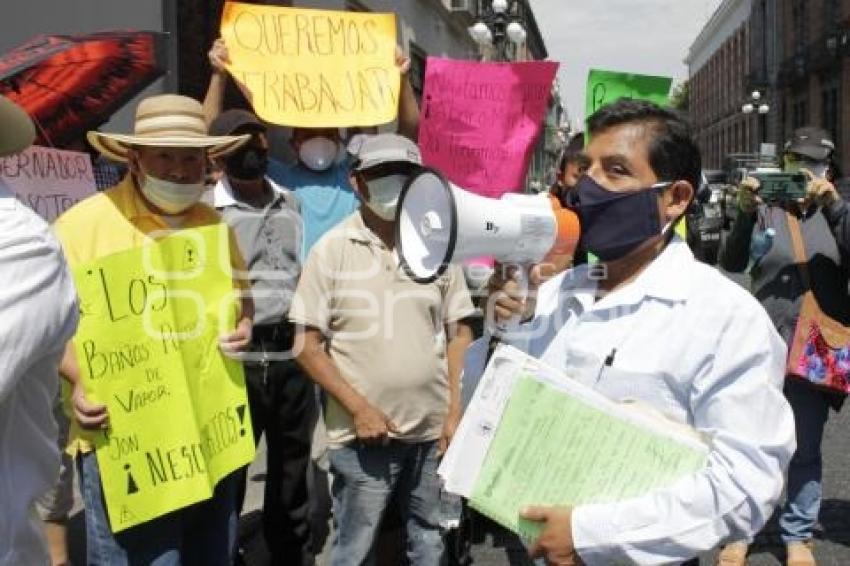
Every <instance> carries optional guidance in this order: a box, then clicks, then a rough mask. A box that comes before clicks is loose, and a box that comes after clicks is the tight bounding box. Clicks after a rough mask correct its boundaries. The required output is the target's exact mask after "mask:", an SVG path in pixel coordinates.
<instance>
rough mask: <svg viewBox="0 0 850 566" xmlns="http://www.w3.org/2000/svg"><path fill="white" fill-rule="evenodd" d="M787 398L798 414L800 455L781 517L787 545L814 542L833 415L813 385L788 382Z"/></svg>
mask: <svg viewBox="0 0 850 566" xmlns="http://www.w3.org/2000/svg"><path fill="white" fill-rule="evenodd" d="M785 397H786V398H787V399H788V402H789V403H790V404H791V409H792V410H793V411H794V423H795V427H796V429H797V451H796V452H795V453H794V457H793V458H792V459H791V463H790V465H789V466H788V489H787V492H788V493H787V499H786V502H785V505H784V506H783V508H782V514H781V515H780V517H779V527H780V529H781V532H782V540H783V541H785V542H786V543H788V542H793V541H800V540H807V539H810V538H812V530H813V529H814V526H815V524H816V523H817V521H818V513H819V512H820V503H821V498H822V495H823V494H822V489H821V476H822V472H823V460H822V458H821V440H822V439H823V428H824V425H825V424H826V418H827V416H828V414H829V407H830V405H829V397H828V396H827V394H826V393H824V392H822V391H819V390H817V389H815V388H814V387H810V386H809V385H807V384H805V383H802V382H799V381H795V380H793V379H788V380H786V382H785Z"/></svg>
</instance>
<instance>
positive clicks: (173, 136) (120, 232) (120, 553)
mask: <svg viewBox="0 0 850 566" xmlns="http://www.w3.org/2000/svg"><path fill="white" fill-rule="evenodd" d="M88 139H89V141H90V142H91V144H92V145H93V146H94V147H95V148H97V149H98V151H100V152H101V153H102V154H103V155H105V156H106V157H108V158H109V159H112V160H115V161H119V162H124V163H126V164H127V167H128V171H129V172H128V174H127V175H126V176H125V177H124V179H123V180H122V181H121V182H120V183H119V184H118V185H116V186H115V187H113V188H111V189H108V190H107V191H105V192H103V193H100V194H97V195H95V196H93V197H90V198H89V199H86V200H85V201H83V202H81V203H79V204H78V205H76V206H75V207H73V208H72V209H70V210H69V211H68V212H66V213H65V214H64V215H62V216H61V217H60V218H59V219H57V221H56V224H55V229H56V233H57V234H58V236H59V238H60V240H61V242H62V245H63V247H64V249H65V253H66V254H67V256H68V261H69V263H70V264H71V265H77V264H82V263H87V262H91V261H94V260H97V259H98V258H101V257H104V256H107V255H111V254H114V253H117V252H121V251H125V250H128V249H132V248H136V247H141V246H143V245H145V244H148V243H150V242H151V241H152V240H154V239H156V238H158V237H162V236H165V235H167V234H168V233H169V232H170V231H172V230H180V229H186V228H197V227H200V226H206V225H211V224H217V223H219V222H221V219H220V217H219V216H218V214H217V213H216V212H215V211H214V210H212V209H211V208H209V207H207V206H206V205H204V204H202V203H200V202H199V200H200V198H201V195H202V193H203V192H204V176H205V172H206V167H207V163H208V161H209V157H220V156H223V155H227V154H228V153H230V152H232V151H235V150H236V149H238V148H239V147H240V146H241V145H243V144H244V143H245V142H246V141H247V140H248V136H247V135H246V136H219V137H213V136H208V135H207V126H206V124H205V122H204V118H203V113H202V109H201V105H200V103H199V102H197V101H196V100H193V99H191V98H187V97H185V96H177V95H170V94H166V95H160V96H153V97H150V98H146V99H144V100H142V102H141V103H140V104H139V107H138V109H137V111H136V123H135V132H134V134H132V135H121V134H104V133H99V132H89V135H88ZM230 253H231V263H232V264H233V268H234V278H237V277H240V276H239V275H238V274H239V273H241V272H242V271H243V270H244V263H243V261H242V256H241V255H240V254H239V251H238V248H237V246H236V243H235V239H234V238H233V236H232V233H231V238H230ZM234 285H235V286H236V287H238V288H240V289H244V288H245V284H244V283H243V282H242V281H241V279H240V280H236V279H235V280H234ZM253 313H254V306H253V303H252V301H251V299H250V297H249V296H248V295H247V294H243V298H242V303H241V313H240V315H239V317H238V322H237V326H236V329H235V330H234V331H233V332H232V333H230V334H228V335H226V336H222V337H221V338H220V344H219V345H220V348H221V350H222V351H223V352H225V353H226V354H232V353H235V352H239V351H243V350H244V349H245V348H246V347H247V345H248V344H249V343H250V341H251V326H252V318H253ZM60 371H61V373H62V375H63V376H64V377H65V378H66V379H67V380H68V382H69V383H70V384H71V385H72V387H73V393H72V396H71V401H72V406H73V413H74V418H75V421H76V422H75V423H74V425H72V430H71V441H70V445H69V451H70V452H71V453H72V454H74V455H79V458H78V466H79V470H80V485H81V491H82V493H83V498H84V500H85V505H86V532H87V540H86V548H87V552H88V563H90V564H109V565H110V566H121V565H126V564H153V563H155V564H157V565H159V564H163V565H165V564H204V565H219V564H220V565H222V566H224V565H229V563H230V560H231V553H232V549H233V546H234V542H235V540H234V539H235V532H236V509H235V493H236V481H235V475H234V474H231V475H230V476H229V477H227V478H224V479H222V480H221V481H220V482H219V483H218V485H217V486H216V488H215V492H214V494H213V497H212V498H211V499H209V500H207V501H203V502H201V503H197V504H195V505H192V506H190V507H186V508H184V509H180V510H178V511H175V512H172V513H169V514H167V515H164V516H162V517H158V518H156V519H154V520H152V521H148V522H146V523H143V524H141V525H138V526H135V527H132V528H130V529H127V530H125V531H122V532H121V533H118V534H114V533H112V532H111V530H110V528H109V521H108V517H107V513H106V508H105V504H104V499H103V492H102V486H101V482H100V471H99V469H98V466H97V459H96V458H95V455H94V453H93V451H92V446H91V444H89V443H88V442H86V441H85V440H84V439H83V438H82V435H81V434H80V433H81V428H82V429H99V428H104V427H106V426H107V420H108V414H107V411H106V407H105V406H103V405H97V404H94V403H92V402H90V401H89V400H87V399H86V396H85V394H84V391H83V387H82V384H81V382H80V372H79V367H78V366H77V361H76V356H75V354H74V350H73V347H71V345H70V343H69V344H68V347H66V352H65V357H64V359H63V361H62V367H61V370H60Z"/></svg>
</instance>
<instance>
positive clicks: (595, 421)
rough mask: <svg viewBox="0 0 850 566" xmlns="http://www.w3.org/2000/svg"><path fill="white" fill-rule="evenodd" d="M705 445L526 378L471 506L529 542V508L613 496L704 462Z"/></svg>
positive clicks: (634, 492) (534, 526)
mask: <svg viewBox="0 0 850 566" xmlns="http://www.w3.org/2000/svg"><path fill="white" fill-rule="evenodd" d="M706 457H707V450H704V449H703V450H700V449H699V448H698V447H697V446H696V444H695V443H693V444H689V443H687V442H685V441H680V440H678V439H676V438H675V437H673V436H665V435H664V434H662V433H660V432H654V431H653V430H652V428H651V427H649V426H647V427H642V426H640V425H638V424H635V423H634V422H630V420H628V419H626V418H624V417H621V416H616V415H612V414H609V413H608V412H605V411H603V410H601V409H599V408H596V407H594V406H592V405H591V404H589V403H587V402H586V401H583V400H581V399H579V398H577V397H574V396H572V395H569V394H568V393H565V392H563V391H561V390H558V389H556V388H554V387H552V386H550V385H547V384H545V383H543V382H541V381H538V380H536V379H534V378H532V377H529V376H528V375H523V376H521V377H520V378H519V380H518V381H517V383H516V385H515V386H514V389H513V392H512V393H511V396H510V399H509V400H508V403H507V406H506V407H505V412H504V414H503V416H502V420H501V422H500V423H499V425H498V427H497V429H496V433H495V436H494V438H493V441H492V443H491V445H490V449H489V451H488V452H487V456H486V458H485V460H484V464H483V466H482V468H481V471H480V473H479V475H478V478H477V480H476V482H475V487H474V488H473V490H472V496H471V497H470V503H471V505H472V507H473V508H475V509H477V510H478V511H480V512H481V513H483V514H485V515H487V516H488V517H490V518H491V519H493V520H494V521H496V522H498V523H499V524H501V525H503V526H504V527H507V528H508V529H510V530H512V531H514V532H516V533H519V534H520V535H521V536H523V537H526V538H528V539H533V538H536V537H537V536H538V535H539V534H540V533H539V530H540V526H541V525H540V523H535V522H531V521H526V520H524V519H520V517H519V513H520V510H521V509H522V508H524V507H526V506H528V505H567V506H575V505H579V504H582V503H600V502H607V501H618V500H623V499H627V498H630V497H636V496H639V495H643V494H645V493H647V492H649V491H650V490H652V489H654V488H658V487H665V486H669V485H671V484H673V483H674V482H675V481H676V480H678V479H680V478H682V477H684V476H686V475H688V474H692V473H695V472H697V471H699V470H700V469H702V468H703V467H704V466H705V463H706Z"/></svg>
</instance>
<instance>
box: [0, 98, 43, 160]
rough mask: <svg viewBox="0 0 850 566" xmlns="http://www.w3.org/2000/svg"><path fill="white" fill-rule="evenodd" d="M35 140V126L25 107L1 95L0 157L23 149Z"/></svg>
mask: <svg viewBox="0 0 850 566" xmlns="http://www.w3.org/2000/svg"><path fill="white" fill-rule="evenodd" d="M33 140H35V126H34V125H33V123H32V120H30V117H29V115H28V114H27V113H26V112H24V109H23V108H21V107H20V106H18V105H17V104H15V103H14V102H12V101H11V100H9V99H8V98H6V97H5V96H0V157H5V156H7V155H12V154H13V153H18V152H19V151H23V150H25V149H26V148H28V147H29V146H30V145H32V142H33Z"/></svg>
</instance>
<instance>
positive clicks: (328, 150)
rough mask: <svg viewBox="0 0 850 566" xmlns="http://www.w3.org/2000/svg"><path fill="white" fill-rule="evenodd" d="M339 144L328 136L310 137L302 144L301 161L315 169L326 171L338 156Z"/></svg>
mask: <svg viewBox="0 0 850 566" xmlns="http://www.w3.org/2000/svg"><path fill="white" fill-rule="evenodd" d="M337 151H338V148H337V144H336V142H335V141H333V140H331V139H328V138H326V137H316V138H310V139H309V140H307V141H305V142H304V143H302V144H301V148H300V149H299V150H298V157H299V158H300V159H301V163H303V164H304V165H306V166H307V167H308V168H310V169H312V170H313V171H326V170H327V169H328V168H329V167H330V166H331V165H333V163H334V161H335V160H336V156H337Z"/></svg>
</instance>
